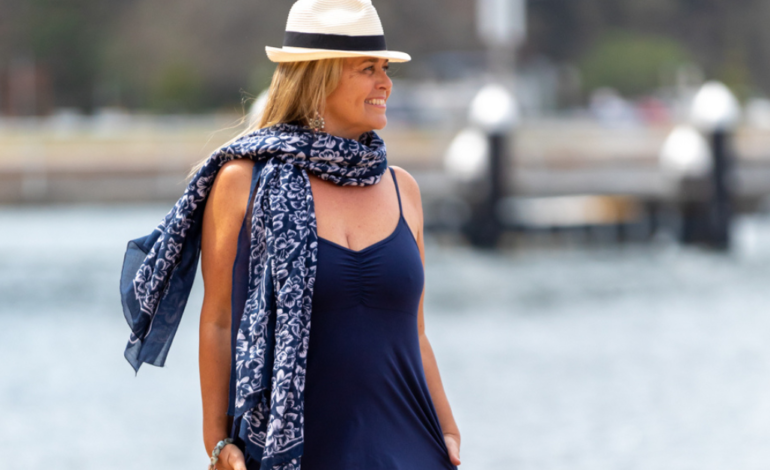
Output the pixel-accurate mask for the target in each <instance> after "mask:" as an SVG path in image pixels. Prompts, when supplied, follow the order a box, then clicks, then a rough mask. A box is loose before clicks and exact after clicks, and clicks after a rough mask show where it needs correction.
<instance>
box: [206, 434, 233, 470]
mask: <svg viewBox="0 0 770 470" xmlns="http://www.w3.org/2000/svg"><path fill="white" fill-rule="evenodd" d="M232 443H233V440H232V439H231V438H229V437H228V438H226V439H222V440H221V441H219V442H217V445H216V447H214V450H213V451H211V464H210V465H209V470H216V467H215V466H214V465H216V463H217V461H218V460H219V453H220V452H222V448H223V447H224V446H226V445H227V444H232Z"/></svg>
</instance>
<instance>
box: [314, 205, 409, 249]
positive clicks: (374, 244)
mask: <svg viewBox="0 0 770 470" xmlns="http://www.w3.org/2000/svg"><path fill="white" fill-rule="evenodd" d="M402 221H403V222H404V223H406V220H405V219H404V216H403V214H399V216H398V223H397V224H396V228H394V229H393V231H392V232H390V235H388V236H387V237H385V238H383V239H382V240H379V241H376V242H374V243H372V244H371V245H369V246H367V247H365V248H361V249H360V250H352V249H350V248H348V247H346V246H342V245H340V244H339V243H335V242H333V241H331V240H327V239H326V238H323V237H318V240H319V241H322V242H324V243H327V244H329V245H331V246H332V247H334V248H339V249H340V250H344V251H347V252H348V253H354V254H360V253H364V252H366V251H369V250H371V249H373V248H375V247H378V246H380V245H384V244H385V243H387V242H388V241H390V240H392V239H393V238H394V237H395V236H396V235H397V234H398V232H399V230H400V229H401V225H402V224H401V222H402Z"/></svg>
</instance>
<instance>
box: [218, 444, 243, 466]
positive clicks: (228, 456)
mask: <svg viewBox="0 0 770 470" xmlns="http://www.w3.org/2000/svg"><path fill="white" fill-rule="evenodd" d="M216 467H217V470H246V460H245V459H244V457H243V452H241V449H240V448H239V447H238V446H236V445H235V444H227V445H226V446H224V447H222V452H220V453H219V460H217V464H216Z"/></svg>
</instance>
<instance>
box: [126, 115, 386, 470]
mask: <svg viewBox="0 0 770 470" xmlns="http://www.w3.org/2000/svg"><path fill="white" fill-rule="evenodd" d="M236 158H250V159H252V160H255V161H257V162H260V163H264V166H263V168H262V170H261V173H260V180H259V181H260V184H259V187H258V189H257V191H256V194H255V195H254V199H253V213H252V215H251V244H250V259H249V284H248V285H249V287H248V297H247V300H246V304H245V307H244V310H243V313H242V315H241V320H240V325H239V327H238V333H237V340H236V342H235V358H234V360H235V371H236V377H235V383H236V390H235V420H236V423H239V424H238V426H236V427H237V429H236V434H237V437H238V438H239V439H240V440H242V441H243V442H245V447H246V453H247V455H248V456H249V458H251V459H257V460H259V461H260V462H261V467H260V468H262V469H263V470H274V469H275V470H298V469H299V468H300V462H301V455H302V448H303V446H302V444H303V423H304V418H303V403H304V388H305V372H306V366H307V350H308V344H309V334H310V316H311V315H310V314H311V305H312V298H313V285H314V283H315V274H316V264H317V248H318V235H317V231H316V218H315V206H314V204H313V194H312V191H311V189H310V180H309V178H308V172H309V173H312V174H313V175H315V176H318V177H319V178H321V179H323V180H327V181H331V182H334V183H335V184H338V185H341V186H367V185H372V184H376V183H378V182H379V181H380V178H381V177H382V174H383V173H384V171H385V170H386V169H387V158H386V151H385V144H384V142H383V141H382V140H381V139H380V137H379V136H378V135H377V134H376V133H375V132H374V131H370V132H367V133H365V134H362V135H361V137H359V139H358V140H353V139H347V138H342V137H337V136H333V135H330V134H327V133H325V132H318V133H314V132H313V131H312V130H310V129H308V128H305V127H302V126H300V125H297V124H296V123H290V124H286V123H285V124H277V125H275V126H272V127H268V128H264V129H260V130H257V131H255V132H252V133H250V134H247V135H245V136H243V137H241V138H239V139H237V140H236V141H234V142H233V143H231V144H229V145H227V146H225V147H222V148H220V149H219V150H217V151H216V152H214V153H213V154H212V155H211V156H210V157H209V159H208V160H207V161H206V163H205V164H204V165H203V167H202V168H201V169H200V170H199V171H198V172H197V173H196V174H195V176H194V177H193V178H192V180H191V181H190V182H189V184H188V186H187V188H186V190H185V192H184V195H183V196H182V197H181V198H180V199H179V201H178V202H177V203H176V205H175V206H174V208H173V209H171V211H169V212H168V214H167V215H166V216H165V217H164V219H163V220H162V221H161V223H160V224H159V225H158V227H157V228H156V229H155V230H154V231H153V232H152V233H151V234H149V235H147V236H144V237H141V238H138V239H135V240H131V241H129V242H128V248H127V250H126V255H125V259H124V263H123V272H122V275H121V297H122V303H123V311H124V314H125V317H126V320H127V321H128V324H129V325H130V326H131V335H130V338H129V341H128V345H127V346H126V350H125V357H126V359H127V360H128V361H129V363H130V364H131V365H132V366H133V368H134V370H135V371H136V372H137V373H138V371H139V367H140V366H141V364H142V363H148V364H153V365H155V366H160V367H162V366H163V364H164V363H165V359H166V355H167V354H168V350H169V347H170V346H171V342H172V340H173V337H174V334H175V333H176V330H177V327H178V325H179V321H180V319H181V316H182V312H183V311H184V308H185V305H186V302H187V298H188V296H189V292H190V288H191V287H192V282H193V279H194V277H195V271H196V268H197V263H198V258H199V255H200V234H201V222H202V218H203V208H204V206H205V203H206V198H207V196H208V194H209V191H210V190H211V186H212V184H213V182H214V178H215V176H216V174H217V172H218V171H219V169H220V168H221V167H222V165H224V164H225V163H226V162H228V161H230V160H233V159H236Z"/></svg>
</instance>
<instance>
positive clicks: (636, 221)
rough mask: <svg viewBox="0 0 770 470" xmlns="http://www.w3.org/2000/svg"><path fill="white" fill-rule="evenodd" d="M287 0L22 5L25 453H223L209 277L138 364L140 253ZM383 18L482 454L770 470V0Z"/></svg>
mask: <svg viewBox="0 0 770 470" xmlns="http://www.w3.org/2000/svg"><path fill="white" fill-rule="evenodd" d="M292 3H293V2H292V1H290V0H271V1H270V2H266V1H249V2H246V1H243V0H230V1H227V2H204V1H199V0H186V1H180V0H166V1H164V2H149V1H146V0H128V1H125V0H124V1H121V2H117V1H105V0H102V1H99V2H96V1H91V0H60V1H55V2H54V1H48V0H24V1H22V0H3V1H2V2H0V354H1V355H2V356H1V357H2V359H3V360H2V361H0V451H2V452H3V454H4V455H5V456H6V458H7V459H8V460H9V461H10V462H13V466H14V467H15V468H20V469H43V468H45V469H75V468H77V469H79V470H84V469H96V468H104V467H105V466H107V467H109V468H114V469H126V470H127V469H139V468H143V469H146V468H168V469H183V468H184V469H188V468H203V466H204V465H206V462H207V461H206V458H207V456H206V454H205V449H204V447H203V441H202V432H201V424H202V421H201V408H200V407H201V403H200V389H199V383H198V369H197V355H198V347H197V346H198V339H197V326H198V324H197V322H198V315H199V312H200V305H201V301H202V282H201V280H200V277H199V278H198V279H197V280H196V282H195V286H194V289H193V293H192V295H191V298H190V301H189V303H188V306H187V309H186V312H187V313H186V317H187V318H186V319H185V320H183V321H182V323H181V326H180V329H179V331H178V332H177V335H176V337H175V338H176V339H175V342H174V346H173V348H172V350H171V352H170V354H169V358H168V361H167V363H166V366H165V367H164V368H154V367H152V366H149V365H145V366H144V367H143V368H142V369H141V371H140V373H139V374H138V375H137V376H134V375H133V374H132V369H131V367H130V366H129V365H128V363H127V362H126V361H125V359H124V358H123V349H124V347H125V344H126V341H127V339H128V334H129V328H128V326H127V324H126V323H125V320H124V318H123V315H122V311H121V306H120V297H119V293H118V282H119V276H120V268H121V265H122V262H123V254H124V252H125V248H126V243H127V242H128V240H130V239H134V238H138V237H140V236H143V235H146V234H147V233H150V232H151V231H152V230H153V228H154V227H155V226H156V225H157V224H158V223H159V222H160V221H161V219H162V218H163V216H165V214H166V213H167V212H168V211H169V210H170V209H171V208H172V207H173V204H174V202H176V200H177V199H178V198H179V197H180V196H181V195H182V192H183V190H184V188H185V186H186V181H187V179H186V175H187V173H188V171H189V169H190V168H191V167H192V166H193V165H194V164H195V163H196V162H198V161H200V160H202V159H204V158H206V157H207V156H208V155H209V154H210V153H211V152H212V151H213V150H215V149H216V148H218V147H219V146H220V145H222V144H223V143H224V142H226V141H227V140H229V139H230V138H231V137H232V136H234V135H236V134H237V133H238V132H239V131H240V130H242V127H239V120H240V119H241V118H242V117H244V116H247V117H248V116H249V115H251V116H253V115H254V114H255V113H258V112H259V107H258V105H256V106H255V103H256V98H257V97H258V96H259V95H260V94H261V93H262V92H263V91H264V90H265V88H266V87H267V86H268V85H269V83H270V79H271V76H272V73H273V71H274V70H275V64H273V63H272V62H270V61H269V60H268V59H267V57H266V55H265V52H264V46H266V45H271V46H276V47H278V46H280V45H281V43H282V40H283V32H284V27H285V23H286V17H287V14H288V11H289V8H290V7H291V5H292ZM374 6H375V7H376V8H377V11H378V13H379V15H380V18H381V20H382V23H383V26H384V29H385V32H386V38H387V43H388V47H389V49H393V50H401V51H406V52H408V53H409V54H411V55H412V58H413V60H412V61H411V62H409V63H404V64H395V63H394V64H392V65H391V73H390V75H391V78H392V79H393V83H394V87H393V92H392V95H391V98H390V100H389V102H388V112H387V113H388V125H387V127H386V128H385V129H383V130H381V131H378V133H379V134H380V135H381V136H382V137H383V138H384V140H385V142H386V144H387V147H388V159H389V162H390V163H391V164H392V165H398V166H401V167H403V168H405V169H406V170H407V171H409V172H410V173H411V174H412V175H413V176H414V177H415V178H416V179H417V181H418V183H419V184H420V187H421V191H422V197H423V204H424V211H425V223H426V231H427V234H426V298H425V315H426V332H427V334H428V337H429V338H430V340H431V343H432V345H433V348H434V351H435V353H436V357H437V360H438V364H439V368H440V371H441V374H442V380H443V382H444V386H445V388H446V392H447V395H448V397H449V400H450V403H451V404H452V407H453V411H454V414H455V418H456V420H457V422H458V425H459V427H460V430H461V433H462V451H461V457H462V462H463V463H462V465H461V466H460V468H462V469H465V470H507V469H567V468H569V469H591V470H597V469H608V470H609V469H621V468H622V469H650V468H654V469H693V468H698V469H726V468H729V469H767V468H770V448H768V446H767V442H769V441H770V393H768V392H770V342H768V341H767V340H766V339H767V337H768V334H769V333H770V317H768V314H769V313H770V296H769V295H768V294H769V293H770V290H769V289H768V285H770V198H769V197H768V196H770V99H769V98H768V97H769V96H770V30H769V29H768V28H767V27H766V25H767V22H768V20H770V3H768V2H763V1H760V0H742V1H737V0H644V1H643V0H571V1H556V0H527V1H525V0H443V1H438V0H390V1H387V2H386V1H382V0H380V1H379V2H378V1H377V0H375V2H374ZM250 113H251V114H250Z"/></svg>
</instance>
